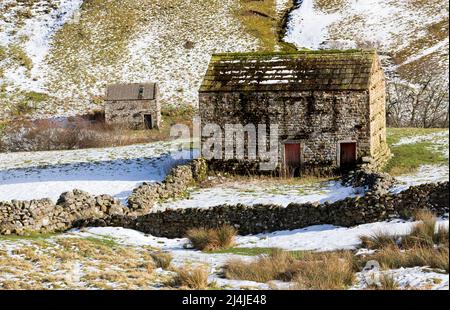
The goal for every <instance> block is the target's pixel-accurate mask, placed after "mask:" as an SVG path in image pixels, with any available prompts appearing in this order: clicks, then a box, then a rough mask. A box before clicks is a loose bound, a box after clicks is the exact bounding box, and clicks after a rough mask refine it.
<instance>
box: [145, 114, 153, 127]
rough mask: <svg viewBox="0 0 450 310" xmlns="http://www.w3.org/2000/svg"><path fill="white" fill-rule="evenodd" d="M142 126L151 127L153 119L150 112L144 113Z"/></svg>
mask: <svg viewBox="0 0 450 310" xmlns="http://www.w3.org/2000/svg"><path fill="white" fill-rule="evenodd" d="M144 127H145V129H153V121H152V115H151V114H144Z"/></svg>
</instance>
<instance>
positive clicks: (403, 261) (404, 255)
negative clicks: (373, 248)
mask: <svg viewBox="0 0 450 310" xmlns="http://www.w3.org/2000/svg"><path fill="white" fill-rule="evenodd" d="M369 260H376V261H378V262H379V263H380V264H381V266H382V267H383V268H386V269H395V268H402V267H403V268H411V267H417V266H422V267H431V268H436V269H440V270H445V271H446V272H447V273H448V265H449V252H448V247H443V248H436V249H435V248H429V247H424V246H415V247H414V248H410V249H408V250H401V249H399V248H398V247H389V248H385V249H383V250H381V251H379V252H376V253H375V254H373V255H370V256H369ZM367 261H368V260H367Z"/></svg>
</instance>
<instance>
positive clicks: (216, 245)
mask: <svg viewBox="0 0 450 310" xmlns="http://www.w3.org/2000/svg"><path fill="white" fill-rule="evenodd" d="M236 234H237V232H236V229H234V228H233V227H232V226H229V225H224V226H221V227H218V228H210V229H206V228H193V229H190V230H188V231H187V233H186V236H187V238H188V239H189V241H190V242H191V244H192V246H193V247H194V248H195V249H197V250H201V251H213V250H217V249H228V248H230V247H232V246H233V245H234V242H235V237H236Z"/></svg>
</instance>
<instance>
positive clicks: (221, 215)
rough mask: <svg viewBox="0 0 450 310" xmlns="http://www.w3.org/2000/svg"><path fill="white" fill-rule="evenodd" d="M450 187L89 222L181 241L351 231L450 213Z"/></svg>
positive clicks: (447, 185)
mask: <svg viewBox="0 0 450 310" xmlns="http://www.w3.org/2000/svg"><path fill="white" fill-rule="evenodd" d="M448 190H449V183H448V182H446V183H440V184H425V185H420V186H416V187H411V188H409V189H408V190H406V191H404V192H402V193H399V194H391V193H387V194H383V195H381V194H377V193H371V194H369V195H367V196H364V197H356V198H347V199H344V200H341V201H337V202H334V203H323V204H318V203H305V204H290V205H289V206H287V207H282V206H278V205H255V206H245V205H235V206H230V205H223V206H217V207H212V208H207V209H202V208H192V209H176V210H166V211H164V212H157V213H150V214H146V215H143V216H138V217H135V218H130V217H122V216H112V217H111V218H109V219H108V221H105V220H100V221H85V222H84V223H83V225H85V226H122V227H128V228H132V229H136V230H139V231H142V232H145V233H149V234H152V235H154V236H159V237H167V238H179V237H183V236H185V233H186V231H187V230H189V229H190V228H198V227H206V228H213V227H218V226H221V225H224V224H229V225H233V226H234V227H236V228H237V229H238V231H239V234H241V235H248V234H257V233H263V232H273V231H279V230H292V229H299V228H304V227H307V226H311V225H321V224H331V225H337V226H344V227H351V226H355V225H359V224H364V223H371V222H378V221H383V220H388V219H391V218H404V219H409V218H411V216H412V215H413V214H414V212H415V211H417V210H421V209H429V210H431V211H432V212H434V213H435V214H437V215H440V216H442V215H445V214H447V213H448V209H449V192H448Z"/></svg>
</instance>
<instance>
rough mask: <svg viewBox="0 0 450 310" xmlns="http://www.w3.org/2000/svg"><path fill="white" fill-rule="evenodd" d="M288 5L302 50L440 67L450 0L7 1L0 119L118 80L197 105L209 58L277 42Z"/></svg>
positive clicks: (41, 110)
mask: <svg viewBox="0 0 450 310" xmlns="http://www.w3.org/2000/svg"><path fill="white" fill-rule="evenodd" d="M292 2H295V3H296V6H295V7H294V9H293V10H292V11H291V13H290V15H289V20H288V23H287V27H286V29H285V30H286V31H285V33H284V36H283V40H284V41H286V42H288V43H293V44H295V46H297V47H298V48H305V47H306V48H312V49H318V48H354V47H373V46H374V47H377V48H378V49H379V51H380V53H381V54H382V57H383V63H384V66H385V68H386V69H387V71H388V73H389V77H390V78H393V77H397V78H399V79H400V80H401V81H406V82H407V83H410V82H413V83H414V82H415V80H416V78H417V76H420V77H422V76H423V75H424V73H430V74H436V73H437V74H438V75H440V76H441V75H442V76H444V75H445V74H446V73H447V72H448V46H449V42H448V0H446V1H440V0H429V1H424V0H399V1H394V0H364V1H358V0H295V1H293V0H263V1H261V0H209V1H203V0H184V1H183V0H171V1H169V0H120V1H119V0H27V1H19V0H3V1H2V2H1V3H0V102H1V104H0V119H2V118H5V117H7V114H13V115H18V114H31V113H32V114H34V115H35V116H50V115H58V116H68V115H73V114H77V113H84V112H86V111H87V110H89V109H95V108H100V107H101V105H102V103H103V101H102V96H103V94H104V91H105V85H106V84H108V83H113V82H120V81H122V82H124V81H127V82H136V81H145V80H153V81H158V82H159V83H160V85H161V91H162V99H163V104H173V105H181V104H192V105H196V104H197V90H198V86H199V84H200V82H201V79H202V75H203V73H204V71H205V70H206V67H207V64H208V61H209V58H210V54H211V53H214V52H233V51H254V50H272V49H275V50H280V49H283V43H282V42H279V44H278V43H277V42H276V40H277V32H278V30H279V29H277V28H278V27H279V25H280V24H281V22H282V17H283V13H284V11H285V9H286V7H287V6H290V5H291V4H292ZM239 10H240V11H239ZM431 69H432V70H431ZM419 73H420V74H419Z"/></svg>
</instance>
